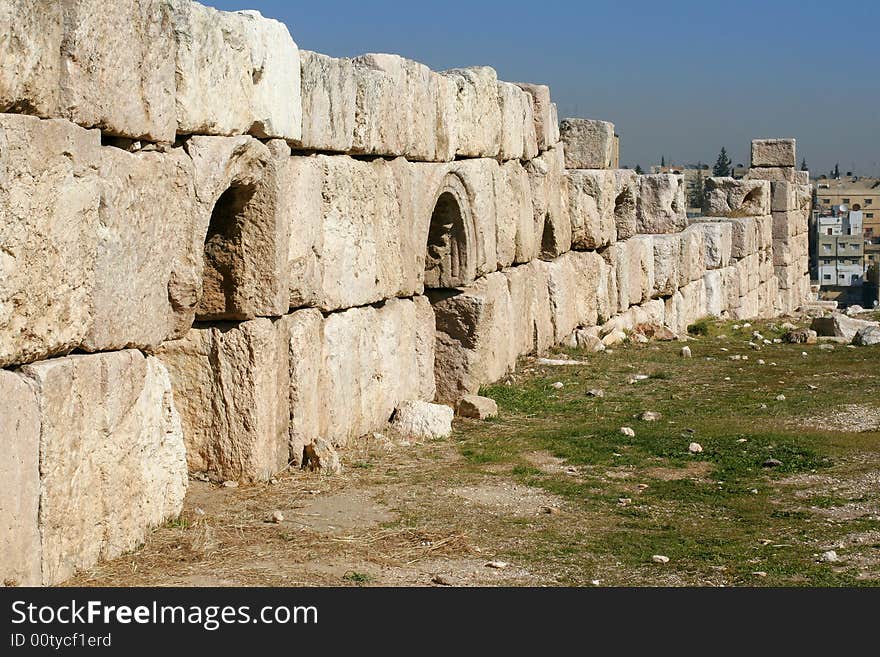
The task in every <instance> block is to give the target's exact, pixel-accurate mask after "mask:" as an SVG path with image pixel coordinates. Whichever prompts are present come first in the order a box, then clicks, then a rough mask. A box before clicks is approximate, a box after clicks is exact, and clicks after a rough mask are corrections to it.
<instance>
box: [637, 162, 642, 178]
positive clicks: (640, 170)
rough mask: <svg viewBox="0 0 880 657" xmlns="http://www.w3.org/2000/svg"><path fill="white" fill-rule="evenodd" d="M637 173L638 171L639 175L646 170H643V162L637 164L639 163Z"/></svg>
mask: <svg viewBox="0 0 880 657" xmlns="http://www.w3.org/2000/svg"><path fill="white" fill-rule="evenodd" d="M636 173H637V174H638V175H640V176H641V175H642V173H644V171H642V165H641V164H637V165H636Z"/></svg>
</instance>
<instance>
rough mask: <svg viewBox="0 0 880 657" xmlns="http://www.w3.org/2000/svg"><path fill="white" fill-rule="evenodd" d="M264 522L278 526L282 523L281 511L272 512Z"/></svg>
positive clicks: (282, 515)
mask: <svg viewBox="0 0 880 657" xmlns="http://www.w3.org/2000/svg"><path fill="white" fill-rule="evenodd" d="M266 522H271V523H274V524H276V525H277V524H279V523H282V522H284V514H283V513H281V511H273V512H272V515H271V516H269V519H268V520H267V521H266Z"/></svg>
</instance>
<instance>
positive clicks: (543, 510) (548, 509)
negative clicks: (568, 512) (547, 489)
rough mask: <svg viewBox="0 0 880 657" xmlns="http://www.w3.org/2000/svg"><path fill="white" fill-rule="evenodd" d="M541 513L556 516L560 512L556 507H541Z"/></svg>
mask: <svg viewBox="0 0 880 657" xmlns="http://www.w3.org/2000/svg"><path fill="white" fill-rule="evenodd" d="M541 513H545V514H547V515H550V516H558V515H559V514H560V513H562V511H560V510H559V508H558V507H555V506H542V507H541Z"/></svg>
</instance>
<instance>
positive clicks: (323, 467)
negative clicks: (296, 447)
mask: <svg viewBox="0 0 880 657" xmlns="http://www.w3.org/2000/svg"><path fill="white" fill-rule="evenodd" d="M302 469H303V470H309V471H310V472H315V471H318V470H320V471H321V472H324V473H327V474H338V473H340V472H342V462H341V461H340V460H339V454H337V453H336V450H335V449H334V448H333V445H331V444H330V443H329V442H328V441H326V440H324V439H323V438H320V437H319V438H315V439H314V440H313V441H312V442H311V443H309V444H308V445H306V446H305V448H304V449H303V462H302Z"/></svg>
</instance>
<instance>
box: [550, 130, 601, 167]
mask: <svg viewBox="0 0 880 657" xmlns="http://www.w3.org/2000/svg"><path fill="white" fill-rule="evenodd" d="M559 137H560V139H561V140H562V143H563V145H564V150H565V168H566V169H609V168H611V163H612V159H613V156H614V124H613V123H609V122H607V121H596V120H594V119H562V122H561V123H560V124H559Z"/></svg>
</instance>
